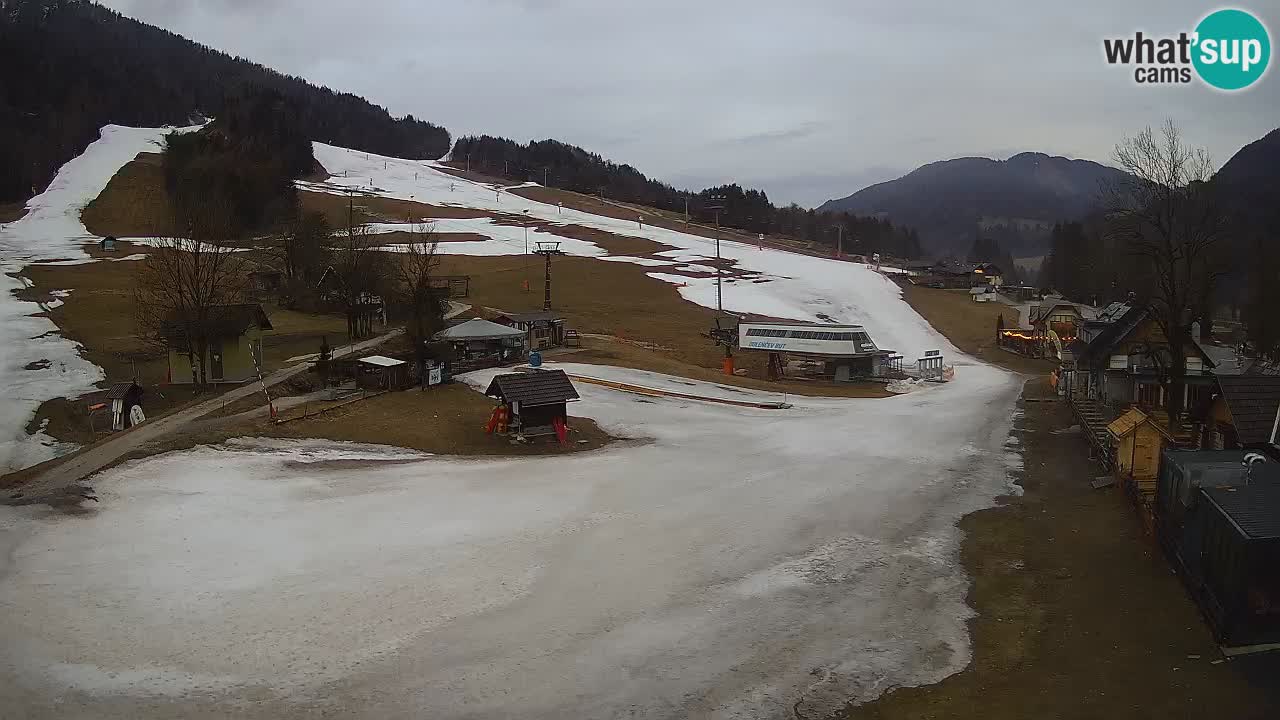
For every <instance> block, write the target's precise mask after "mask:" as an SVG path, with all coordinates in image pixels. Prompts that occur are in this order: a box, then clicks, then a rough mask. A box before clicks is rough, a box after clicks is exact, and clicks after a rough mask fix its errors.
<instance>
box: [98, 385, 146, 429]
mask: <svg viewBox="0 0 1280 720" xmlns="http://www.w3.org/2000/svg"><path fill="white" fill-rule="evenodd" d="M142 395H143V390H142V386H141V385H139V384H138V383H136V382H123V383H113V384H112V385H111V387H110V388H108V389H107V400H108V401H109V402H110V404H111V429H112V430H124V429H125V428H128V427H133V425H134V422H135V421H137V422H141V420H140V419H139V418H141V419H145V416H144V415H143V414H142V411H141V408H142ZM135 407H136V408H139V410H137V411H135V410H134V408H135Z"/></svg>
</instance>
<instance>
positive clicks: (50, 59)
mask: <svg viewBox="0 0 1280 720" xmlns="http://www.w3.org/2000/svg"><path fill="white" fill-rule="evenodd" d="M0 72H2V73H3V82H0V167H2V168H4V170H5V171H4V172H3V173H0V202H3V201H9V200H20V199H23V198H26V197H27V196H29V195H30V194H31V193H32V191H33V188H35V189H39V188H40V187H42V186H43V185H44V184H45V183H47V182H48V180H49V179H50V178H51V177H52V176H53V174H54V172H56V170H57V168H58V167H59V166H61V165H62V163H64V162H66V161H67V160H69V159H70V158H72V157H74V156H75V155H76V154H78V153H79V152H81V151H82V150H83V149H84V148H85V147H86V146H87V145H88V144H89V143H90V142H92V141H93V140H95V139H96V138H97V137H98V129H99V128H100V127H102V126H103V125H106V124H109V123H116V124H121V125H134V126H159V125H165V124H187V123H189V122H190V121H191V120H192V119H194V118H197V117H215V116H217V115H219V114H220V113H221V112H222V111H223V110H224V109H225V108H226V103H227V102H228V97H231V96H235V95H243V94H245V93H252V92H256V91H261V90H269V91H272V92H274V93H278V94H279V95H280V96H281V97H283V98H284V99H285V100H286V101H287V102H288V103H289V104H290V105H291V106H292V107H294V108H295V109H296V112H297V114H298V121H299V123H300V125H301V127H302V129H303V131H304V132H305V133H306V135H307V136H308V137H309V138H310V139H313V140H319V141H322V142H327V143H332V144H335V145H341V146H343V147H350V148H356V149H360V150H367V151H369V152H376V153H380V154H386V155H395V156H398V157H407V158H437V157H440V156H441V155H443V154H444V153H445V152H447V151H448V149H449V141H450V138H449V133H448V131H446V130H445V129H444V128H442V127H439V126H436V125H432V124H431V123H428V122H423V121H421V120H417V119H415V118H413V117H412V116H408V117H405V118H401V119H396V118H393V117H391V115H389V114H388V113H387V111H386V110H385V109H384V108H381V107H379V106H377V105H373V104H371V103H369V102H368V101H366V100H364V99H362V98H360V97H357V96H355V95H351V94H349V93H339V92H335V91H333V90H330V89H328V88H323V87H317V86H315V85H312V84H310V83H308V82H307V81H305V80H303V79H301V78H297V77H292V76H288V75H283V74H281V73H278V72H275V71H274V70H271V69H268V68H265V67H263V66H261V65H258V64H256V63H253V62H249V61H248V60H245V59H243V58H236V57H232V56H230V55H227V54H226V53H222V52H218V51H217V50H213V49H210V48H207V47H204V46H202V45H198V44H196V43H193V42H191V41H189V40H186V39H184V38H182V37H179V36H178V35H174V34H173V33H170V32H167V31H165V30H161V29H159V28H156V27H153V26H150V25H146V24H144V23H141V22H138V21H136V20H132V19H129V18H126V17H123V16H121V15H120V14H118V13H116V12H114V11H111V10H108V9H107V8H104V7H102V6H99V5H96V4H94V3H91V2H85V1H84V0H0Z"/></svg>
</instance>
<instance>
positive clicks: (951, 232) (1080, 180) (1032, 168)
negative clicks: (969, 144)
mask: <svg viewBox="0 0 1280 720" xmlns="http://www.w3.org/2000/svg"><path fill="white" fill-rule="evenodd" d="M1123 176H1124V173H1123V171H1121V170H1119V169H1117V168H1113V167H1110V166H1107V165H1103V164H1102V163H1098V162H1095V161H1092V160H1085V159H1077V158H1068V157H1064V156H1061V155H1050V154H1048V153H1044V152H1036V151H1027V152H1021V153H1017V154H1014V155H1012V156H1010V157H1009V158H1007V159H1004V160H997V159H994V158H987V157H981V156H963V157H957V158H950V159H947V160H937V161H934V162H930V163H926V164H924V165H921V166H920V167H917V168H916V169H914V170H912V171H911V172H909V173H907V174H905V175H903V176H902V177H900V178H897V179H895V180H888V181H886V182H882V183H876V184H875V185H870V186H868V187H866V188H863V189H861V190H859V191H858V192H855V193H852V194H850V195H847V196H845V197H842V198H836V199H832V200H828V201H827V202H825V203H823V204H822V205H821V206H819V207H818V210H820V211H823V210H825V211H847V212H854V213H858V214H869V215H875V216H881V217H887V218H888V219H889V220H892V221H893V222H895V223H901V224H905V225H910V226H912V227H915V228H917V229H918V230H919V232H920V236H921V241H922V243H923V244H924V245H925V247H926V249H928V250H929V251H930V252H932V253H934V254H941V255H946V254H953V255H958V254H962V253H964V252H965V251H967V250H968V248H969V246H970V245H972V243H973V240H974V238H975V237H977V236H978V235H979V234H991V235H996V236H999V239H1000V240H1001V242H1002V245H1004V246H1005V247H1006V248H1008V249H1009V250H1011V251H1012V252H1014V254H1015V255H1020V256H1028V255H1036V254H1038V253H1039V252H1041V251H1043V247H1044V240H1045V239H1046V237H1047V229H1048V226H1050V225H1052V223H1053V222H1056V221H1060V220H1071V219H1078V218H1080V217H1083V216H1084V215H1086V214H1087V213H1088V212H1089V211H1090V210H1091V209H1092V208H1093V207H1095V205H1096V201H1097V196H1098V193H1099V191H1100V190H1101V188H1102V186H1103V185H1104V184H1105V183H1107V182H1114V181H1117V180H1119V179H1121V178H1122V177H1123ZM1041 226H1042V227H1041ZM993 228H996V229H994V230H993ZM1042 231H1043V232H1042Z"/></svg>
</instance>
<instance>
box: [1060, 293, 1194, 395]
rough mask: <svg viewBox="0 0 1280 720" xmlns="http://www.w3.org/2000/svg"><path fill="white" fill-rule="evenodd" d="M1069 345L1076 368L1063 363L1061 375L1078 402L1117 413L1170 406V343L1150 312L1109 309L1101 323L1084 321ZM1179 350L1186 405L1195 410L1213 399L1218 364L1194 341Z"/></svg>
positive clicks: (1106, 310) (1121, 307) (1072, 363)
mask: <svg viewBox="0 0 1280 720" xmlns="http://www.w3.org/2000/svg"><path fill="white" fill-rule="evenodd" d="M1068 347H1069V352H1070V355H1071V360H1070V363H1071V365H1072V367H1067V366H1066V365H1065V364H1064V367H1063V372H1062V375H1063V379H1064V380H1065V384H1064V387H1065V392H1067V394H1068V396H1069V397H1071V398H1072V399H1073V400H1075V399H1088V400H1093V401H1096V402H1098V403H1099V404H1101V405H1103V406H1106V407H1108V408H1111V409H1113V410H1121V409H1124V408H1127V407H1128V406H1130V405H1137V406H1138V407H1140V408H1142V409H1143V410H1146V411H1155V410H1160V409H1163V408H1165V407H1167V406H1168V398H1167V397H1165V393H1166V389H1165V387H1164V385H1163V384H1162V383H1161V379H1162V373H1163V372H1165V371H1164V370H1163V369H1162V368H1161V363H1162V362H1167V357H1168V355H1169V352H1170V348H1169V343H1168V341H1167V340H1166V339H1165V337H1164V333H1163V332H1162V331H1161V330H1160V327H1159V326H1158V324H1157V323H1156V322H1155V320H1154V319H1153V318H1152V317H1151V316H1150V314H1149V313H1148V312H1147V310H1146V309H1144V308H1140V307H1134V306H1129V305H1121V306H1120V307H1112V306H1108V307H1107V308H1106V309H1104V311H1101V312H1099V314H1098V319H1097V320H1095V321H1092V322H1091V321H1085V322H1084V324H1083V325H1082V326H1081V337H1078V338H1077V342H1073V343H1070V344H1068ZM1179 352H1182V353H1185V355H1184V358H1185V361H1186V371H1185V373H1184V375H1183V377H1182V378H1181V379H1182V381H1183V390H1182V392H1183V398H1182V400H1183V402H1182V407H1184V408H1192V407H1195V406H1197V404H1198V403H1200V402H1202V401H1203V400H1205V399H1207V397H1208V393H1209V392H1210V389H1211V384H1212V381H1213V376H1212V374H1211V372H1210V370H1211V369H1212V367H1213V363H1212V361H1211V360H1210V359H1209V358H1208V356H1207V355H1206V354H1205V353H1204V351H1203V350H1202V349H1201V348H1200V346H1199V345H1198V344H1196V343H1194V342H1192V343H1188V345H1187V347H1184V348H1181V349H1180V350H1179Z"/></svg>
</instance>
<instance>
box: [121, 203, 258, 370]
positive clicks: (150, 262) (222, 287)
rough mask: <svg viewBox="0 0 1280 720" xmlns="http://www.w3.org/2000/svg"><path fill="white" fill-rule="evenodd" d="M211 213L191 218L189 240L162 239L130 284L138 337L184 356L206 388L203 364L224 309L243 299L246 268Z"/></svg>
mask: <svg viewBox="0 0 1280 720" xmlns="http://www.w3.org/2000/svg"><path fill="white" fill-rule="evenodd" d="M218 218H219V214H218V213H217V212H216V209H214V208H204V209H203V210H202V211H201V212H200V213H194V214H192V216H191V218H189V221H188V223H187V226H188V228H189V233H188V234H189V237H181V236H178V235H176V234H175V235H173V236H171V237H165V238H161V239H160V241H159V243H158V244H157V246H156V247H155V249H154V250H152V251H151V252H149V253H147V257H146V259H145V260H143V262H142V266H141V268H140V269H139V271H138V276H137V282H136V284H135V285H134V310H135V315H136V319H137V322H138V326H139V329H140V330H141V336H142V337H143V339H144V340H150V341H152V342H154V343H157V344H159V345H161V346H163V347H167V348H174V349H176V350H178V351H179V352H182V353H185V354H186V356H187V359H188V360H189V362H190V365H191V382H192V383H193V384H196V385H200V386H204V385H206V384H207V383H208V374H207V370H206V368H205V359H206V358H207V357H208V351H209V343H210V341H211V340H212V339H213V335H214V334H215V333H216V330H217V324H218V322H219V321H220V320H221V319H222V318H221V315H220V313H221V312H222V309H223V308H225V307H226V306H227V305H230V304H234V303H238V302H242V301H243V300H244V298H245V295H246V290H247V287H246V282H245V272H244V271H245V268H244V264H243V261H242V260H241V258H240V256H239V255H238V254H237V252H236V250H237V248H235V247H233V246H232V245H230V244H229V243H228V242H227V241H226V238H225V236H224V235H223V231H224V228H223V226H222V222H221V220H219V219H218Z"/></svg>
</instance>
